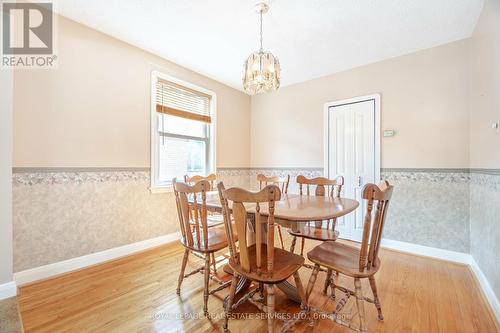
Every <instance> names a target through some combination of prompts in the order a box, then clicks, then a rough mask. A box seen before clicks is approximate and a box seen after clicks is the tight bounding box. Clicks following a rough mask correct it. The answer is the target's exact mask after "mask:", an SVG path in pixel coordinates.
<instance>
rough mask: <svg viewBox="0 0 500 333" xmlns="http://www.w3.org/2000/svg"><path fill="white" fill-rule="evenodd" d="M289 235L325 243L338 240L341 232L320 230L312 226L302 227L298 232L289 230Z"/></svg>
mask: <svg viewBox="0 0 500 333" xmlns="http://www.w3.org/2000/svg"><path fill="white" fill-rule="evenodd" d="M288 233H289V234H290V235H292V236H294V237H303V238H307V239H314V240H319V241H323V242H325V241H334V240H337V237H338V236H339V232H338V231H337V230H332V229H324V228H318V227H316V226H310V225H306V226H303V227H301V228H300V230H299V231H297V232H295V231H292V229H289V230H288Z"/></svg>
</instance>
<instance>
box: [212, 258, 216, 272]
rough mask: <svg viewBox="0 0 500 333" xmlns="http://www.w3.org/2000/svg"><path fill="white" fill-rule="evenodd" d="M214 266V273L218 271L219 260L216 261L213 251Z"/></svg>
mask: <svg viewBox="0 0 500 333" xmlns="http://www.w3.org/2000/svg"><path fill="white" fill-rule="evenodd" d="M212 266H213V268H214V273H217V261H215V253H212Z"/></svg>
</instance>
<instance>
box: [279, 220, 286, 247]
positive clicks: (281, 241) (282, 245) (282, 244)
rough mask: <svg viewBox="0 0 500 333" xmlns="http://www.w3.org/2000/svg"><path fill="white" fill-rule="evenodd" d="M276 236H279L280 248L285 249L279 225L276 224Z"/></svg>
mask: <svg viewBox="0 0 500 333" xmlns="http://www.w3.org/2000/svg"><path fill="white" fill-rule="evenodd" d="M278 236H280V243H281V248H282V249H283V250H284V249H285V244H284V243H283V235H282V234H281V226H280V225H279V224H278Z"/></svg>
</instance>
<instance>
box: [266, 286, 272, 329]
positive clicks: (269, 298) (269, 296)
mask: <svg viewBox="0 0 500 333" xmlns="http://www.w3.org/2000/svg"><path fill="white" fill-rule="evenodd" d="M267 332H268V333H273V332H274V285H273V284H268V285H267Z"/></svg>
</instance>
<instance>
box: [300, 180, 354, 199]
mask: <svg viewBox="0 0 500 333" xmlns="http://www.w3.org/2000/svg"><path fill="white" fill-rule="evenodd" d="M297 184H299V194H300V195H311V186H316V189H315V191H314V195H316V196H330V197H332V198H339V197H340V192H341V191H342V186H344V177H342V176H339V177H337V178H335V179H328V178H324V177H316V178H306V177H304V176H302V175H299V176H297ZM304 187H305V193H304Z"/></svg>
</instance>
